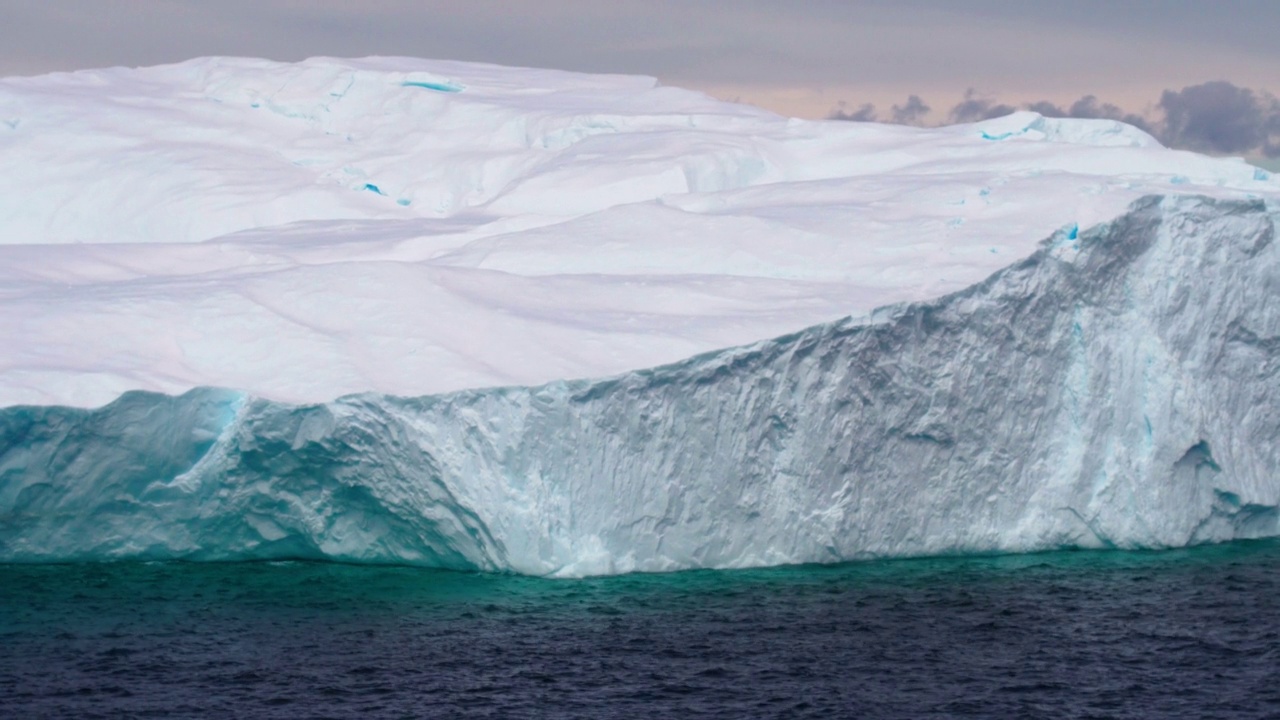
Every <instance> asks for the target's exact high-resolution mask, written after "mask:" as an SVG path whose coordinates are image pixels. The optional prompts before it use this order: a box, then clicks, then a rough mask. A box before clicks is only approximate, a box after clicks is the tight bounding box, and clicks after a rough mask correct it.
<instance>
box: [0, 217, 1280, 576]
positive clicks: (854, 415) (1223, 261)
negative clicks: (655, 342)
mask: <svg viewBox="0 0 1280 720" xmlns="http://www.w3.org/2000/svg"><path fill="white" fill-rule="evenodd" d="M1278 221H1280V208H1277V207H1276V206H1275V205H1274V204H1272V205H1268V204H1267V203H1266V202H1264V201H1261V200H1255V201H1242V200H1212V199H1208V198H1202V197H1182V198H1159V197H1152V198H1148V199H1145V200H1143V201H1140V202H1139V203H1137V204H1136V205H1135V206H1134V207H1133V208H1132V209H1131V211H1130V212H1128V213H1126V214H1125V215H1123V216H1121V217H1119V218H1117V219H1115V220H1114V221H1112V222H1109V223H1106V224H1102V225H1099V226H1097V227H1094V228H1092V229H1087V230H1084V231H1082V232H1065V231H1064V232H1061V233H1058V234H1055V235H1054V236H1053V237H1051V238H1050V239H1049V240H1047V241H1046V242H1045V243H1043V245H1042V247H1041V249H1039V250H1038V251H1037V252H1035V253H1034V254H1033V255H1031V256H1030V257H1029V258H1027V259H1025V260H1023V261H1020V262H1017V263H1015V264H1013V265H1012V266H1010V267H1008V268H1006V269H1004V270H1002V271H999V272H997V273H996V274H994V275H993V276H991V277H990V278H989V279H987V280H985V281H983V282H980V283H977V284H975V285H973V286H972V287H970V288H968V289H965V290H963V291H960V292H957V293H954V294H951V295H949V296H946V297H944V298H942V299H939V300H934V301H928V302H920V303H910V304H901V305H897V306H892V307H888V308H883V309H881V310H879V311H877V312H876V313H874V314H873V315H872V316H871V317H869V318H867V319H864V320H853V319H847V320H844V321H838V322H834V323H828V324H822V325H817V326H814V327H810V328H808V329H805V330H802V331H800V332H798V333H795V334H792V335H788V336H784V337H780V338H777V339H774V340H769V341H763V342H759V343H756V344H753V345H750V346H746V347H739V348H732V349H727V350H722V351H718V352H713V353H709V354H705V355H701V356H698V357H695V358H692V359H689V360H686V361H683V362H679V363H675V364H672V365H667V366H663V367H658V368H654V369H649V370H641V371H636V372H630V373H626V374H623V375H620V376H617V377H613V378H609V379H605V380H580V381H557V382H553V383H550V384H547V385H542V386H538V387H531V388H515V387H513V388H497V389H487V390H483V389H482V390H469V391H463V392H457V393H452V394H445V395H437V396H427V397H420V398H397V397H389V396H385V395H377V394H364V395H356V396H350V397H345V398H341V399H339V400H336V401H333V402H329V403H324V404H318V405H305V406H295V405H288V404H282V403H278V402H274V401H270V400H265V399H260V398H255V397H252V396H250V395H247V394H244V393H241V392H236V391H230V390H213V389H199V390H194V391H192V392H190V393H187V394H185V395H182V396H180V397H166V396H161V395H155V394H148V393H130V394H128V395H126V396H124V397H122V398H120V399H119V400H117V401H116V402H114V403H112V404H110V405H108V406H106V407H103V408H100V409H97V410H81V409H73V408H64V407H19V408H9V409H6V410H3V411H0V560H6V561H40V560H68V559H81V558H95V559H96V558H124V557H133V558H193V559H246V558H273V557H321V558H330V559H337V560H346V561H359V562H404V563H417V564H424V565H431V566H440V567H450V568H466V569H485V570H507V571H515V572H521V573H534V574H556V575H562V576H578V575H589V574H600V573H616V572H625V571H632V570H673V569H680V568H692V567H741V566H751V565H763V564H777V563H799V562H814V561H817V562H830V561H839V560H849V559H856V558H864V557H881V556H902V555H923V554H936V553H968V552H1009V551H1031V550H1040V549H1047V548H1058V547H1064V546H1079V547H1125V548H1140V547H1169V546H1181V545H1186V544H1193V543H1199V542H1209V541H1218V540H1227V539H1232V538H1243V537H1259V536H1270V535H1276V534H1280V513H1278V511H1277V508H1280V473H1277V471H1276V468H1277V467H1280V445H1278V444H1277V443H1276V438H1277V437H1280V382H1277V379H1278V376H1280V303H1276V302H1275V294H1276V292H1277V290H1278V289H1280V247H1278V246H1277V243H1276V226H1277V222H1278Z"/></svg>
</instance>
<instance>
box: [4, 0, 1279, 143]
mask: <svg viewBox="0 0 1280 720" xmlns="http://www.w3.org/2000/svg"><path fill="white" fill-rule="evenodd" d="M201 55H245V56H256V57H266V58H271V59H275V60H283V61H290V60H300V59H303V58H306V57H311V56H316V55H329V56H339V57H360V56H366V55H408V56H416V57H427V58H448V59H455V60H474V61H483V62H492V63H499V64H505V65H522V66H534V67H553V68H559V69H564V70H580V71H585V72H612V73H630V74H642V75H652V76H656V77H657V78H658V79H659V80H661V81H662V82H664V83H666V84H670V85H678V86H681V87H688V88H692V89H696V90H702V91H705V92H708V93H710V94H712V95H715V96H717V97H720V98H724V99H729V100H739V101H742V102H749V103H752V104H756V105H760V106H763V107H766V108H769V109H771V110H774V111H776V112H779V113H783V114H787V115H795V116H799V117H809V118H820V117H829V116H832V115H833V114H838V115H842V116H844V117H854V116H858V113H859V112H860V111H863V110H865V109H866V108H867V105H868V104H870V105H872V106H874V108H875V113H874V118H875V119H878V120H882V121H889V120H894V119H898V120H900V121H901V120H904V119H905V120H909V121H912V122H915V123H917V124H937V123H941V122H947V121H949V120H951V121H954V120H956V119H958V118H966V117H968V115H965V114H964V113H963V112H962V113H960V114H959V115H957V114H956V113H955V112H954V111H955V110H956V109H957V108H960V107H961V106H962V104H963V103H966V102H969V103H971V104H970V105H968V106H967V107H969V108H970V110H972V109H973V108H974V107H978V108H981V107H985V108H986V109H987V111H990V110H992V109H1004V108H1006V107H1007V108H1021V107H1024V106H1026V105H1029V104H1032V103H1048V104H1049V105H1051V106H1053V107H1056V108H1058V109H1060V110H1062V113H1063V114H1070V108H1071V106H1072V105H1073V104H1074V103H1076V102H1077V101H1078V100H1079V99H1081V98H1083V97H1086V96H1094V97H1095V100H1096V102H1095V104H1094V107H1103V106H1105V105H1107V104H1111V105H1114V106H1115V107H1116V108H1117V110H1118V111H1121V112H1119V113H1118V114H1119V116H1121V117H1124V116H1125V115H1129V116H1132V117H1133V118H1137V117H1143V118H1148V119H1149V120H1150V121H1151V122H1152V123H1153V128H1154V129H1156V130H1159V131H1160V132H1164V131H1163V130H1161V128H1159V127H1155V125H1157V124H1159V123H1162V122H1165V121H1166V120H1167V119H1168V118H1167V116H1168V114H1169V107H1170V105H1169V103H1165V102H1163V100H1164V93H1165V92H1166V91H1172V92H1174V93H1182V92H1183V91H1184V90H1186V89H1188V88H1194V87H1196V86H1200V85H1204V84H1205V83H1214V82H1223V83H1227V84H1229V85H1230V87H1231V88H1233V89H1235V90H1244V91H1247V92H1249V93H1251V94H1252V99H1253V101H1254V105H1256V106H1257V107H1256V108H1255V107H1251V106H1250V104H1249V102H1247V100H1248V98H1246V99H1245V100H1246V101H1243V102H1236V104H1237V105H1238V106H1239V107H1238V108H1237V110H1238V111H1239V112H1244V113H1246V114H1248V113H1250V112H1253V111H1254V110H1256V111H1257V112H1255V113H1254V114H1255V115H1256V114H1258V113H1260V114H1261V115H1260V117H1259V118H1254V120H1253V121H1251V122H1254V124H1255V125H1257V127H1256V128H1254V130H1252V131H1251V132H1253V135H1258V133H1263V134H1264V135H1265V133H1266V132H1267V131H1268V128H1269V126H1268V123H1270V122H1271V120H1272V119H1273V118H1272V113H1274V116H1275V117H1274V119H1275V123H1274V125H1275V128H1274V130H1275V131H1276V135H1277V141H1278V142H1280V105H1277V104H1276V103H1274V102H1271V101H1273V100H1274V97H1273V95H1272V93H1277V92H1280V1H1277V0H1213V1H1212V2H1210V1H1209V0H1070V1H1068V2H1062V1H1054V2H1040V1H1037V0H1019V1H1013V0H843V1H839V0H807V1H804V2H800V1H792V2H785V1H780V0H736V1H732V2H730V1H727V0H608V1H604V0H538V1H536V2H534V1H531V0H507V1H506V2H488V1H486V0H469V1H468V2H460V1H459V0H448V1H442V0H363V1H362V2H353V1H351V0H217V1H216V2H213V1H210V0H0V75H32V74H39V73H45V72H50V71H57V70H75V69H81V68H90V67H103V66H111V65H126V66H136V65H153V64H159V63H166V62H177V61H181V60H186V59H189V58H191V57H196V56H201ZM1217 89H1218V90H1219V91H1221V92H1218V94H1217V95H1214V94H1213V92H1212V88H1211V91H1209V92H1204V93H1200V94H1199V95H1196V94H1193V95H1192V96H1189V98H1181V97H1180V96H1179V97H1177V98H1174V99H1173V101H1172V103H1173V104H1174V105H1177V103H1179V102H1182V103H1183V106H1185V107H1184V110H1185V112H1187V113H1191V115H1188V118H1190V119H1187V118H1183V120H1184V121H1185V122H1183V124H1184V125H1186V124H1187V123H1190V124H1192V125H1195V124H1196V123H1197V122H1198V123H1200V124H1201V125H1203V124H1204V123H1206V122H1212V121H1213V119H1212V118H1209V119H1205V118H1203V117H1200V118H1199V119H1197V117H1198V116H1196V117H1192V116H1193V115H1194V114H1195V113H1194V112H1193V110H1195V109H1196V108H1200V110H1201V112H1200V114H1201V115H1204V114H1205V112H1207V111H1208V109H1209V108H1208V106H1207V105H1205V104H1206V103H1213V102H1222V101H1223V100H1224V99H1226V100H1228V101H1239V98H1235V97H1234V96H1231V97H1230V98H1228V97H1227V96H1228V95H1230V92H1228V91H1225V90H1224V88H1223V87H1221V86H1217ZM911 95H915V96H917V97H918V98H919V104H918V105H912V104H910V103H909V101H908V98H909V97H910V96H911ZM974 101H976V102H977V106H975V105H973V104H972V102H974ZM983 103H985V106H984V105H983ZM1196 103H1199V105H1197V104H1196ZM895 105H897V106H898V107H899V108H903V109H905V110H906V111H907V112H905V114H904V113H897V114H896V118H895V113H894V112H893V107H894V106H895ZM1202 105H1204V107H1201V106H1202ZM925 107H927V108H928V111H927V112H918V111H919V110H920V109H921V108H925ZM1042 107H1048V106H1042ZM1180 107H1182V106H1180ZM1188 107H1189V108H1192V110H1186V108H1188ZM913 109H914V110H916V111H917V112H915V113H914V114H913V113H912V112H911V111H912V110H913ZM1175 113H1176V111H1175ZM972 114H973V113H972V112H970V115H972ZM978 114H979V115H980V114H981V113H978ZM1112 114H1117V113H1112ZM1184 114H1185V113H1184ZM1221 114H1222V113H1221V112H1219V115H1221ZM866 117H867V116H866V115H863V116H861V118H866ZM861 118H860V119H861ZM1221 121H1222V119H1221V118H1219V120H1218V122H1221ZM1237 124H1239V123H1237ZM1160 132H1157V134H1158V135H1159V134H1160ZM1206 132H1207V131H1205V132H1202V133H1201V135H1204V136H1205V137H1208V135H1207V134H1205V133H1206ZM1241 132H1243V131H1241V130H1240V128H1237V129H1236V135H1237V136H1239V138H1244V135H1242V134H1241ZM1165 134H1166V136H1167V137H1170V138H1173V137H1177V133H1176V132H1173V131H1169V132H1167V133H1165ZM1246 134H1247V133H1246ZM1250 137H1252V136H1250ZM1162 139H1163V138H1162ZM1233 142H1234V145H1239V144H1240V142H1244V140H1243V139H1238V141H1233ZM1233 142H1226V143H1225V144H1224V147H1227V146H1233ZM1220 144H1221V143H1220ZM1200 149H1209V150H1212V149H1213V148H1200ZM1265 150H1266V141H1259V143H1258V144H1257V147H1256V148H1255V149H1254V150H1253V151H1252V152H1254V153H1255V154H1264V152H1265ZM1223 152H1231V151H1230V150H1223ZM1276 154H1280V147H1277V148H1276Z"/></svg>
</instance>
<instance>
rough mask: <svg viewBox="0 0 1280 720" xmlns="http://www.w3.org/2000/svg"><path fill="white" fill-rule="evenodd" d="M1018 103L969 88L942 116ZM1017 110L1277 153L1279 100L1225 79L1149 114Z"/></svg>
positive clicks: (962, 119) (847, 116)
mask: <svg viewBox="0 0 1280 720" xmlns="http://www.w3.org/2000/svg"><path fill="white" fill-rule="evenodd" d="M1018 109H1019V108H1018V107H1015V106H1013V105H1009V104H1006V103H1000V102H997V101H996V100H994V99H992V98H988V97H983V96H980V95H978V94H977V93H976V92H975V91H973V90H969V91H967V92H966V93H965V95H964V99H963V100H961V101H960V102H959V103H957V104H956V105H954V106H953V107H952V108H951V109H950V111H948V113H947V115H946V121H947V122H950V123H966V122H977V121H979V120H988V119H991V118H995V117H1001V116H1004V115H1008V114H1009V113H1011V112H1014V111H1015V110H1018ZM1021 109H1025V110H1032V111H1034V112H1038V113H1040V114H1041V115H1044V116H1046V117H1062V118H1095V119H1097V118H1101V119H1107V120H1119V121H1121V122H1125V123H1128V124H1130V125H1133V126H1135V127H1138V128H1141V129H1142V130H1145V131H1147V132H1149V133H1151V134H1152V135H1155V136H1156V137H1157V138H1159V140H1160V141H1161V142H1162V143H1164V144H1165V145H1167V146H1169V147H1176V148H1186V149H1190V150H1197V151H1200V152H1206V153H1216V154H1251V153H1257V154H1260V155H1265V156H1267V157H1280V100H1277V99H1276V98H1275V97H1274V96H1272V95H1271V94H1270V93H1267V92H1264V91H1255V90H1250V89H1249V88H1243V87H1239V86H1237V85H1235V84H1233V83H1230V82H1227V81H1225V80H1215V81H1213V82H1207V83H1201V84H1199V85H1191V86H1188V87H1184V88H1183V89H1181V90H1165V91H1164V92H1163V93H1162V94H1161V96H1160V100H1159V102H1158V103H1157V104H1156V105H1155V106H1154V109H1153V110H1152V111H1151V112H1150V113H1149V114H1147V115H1139V114H1137V113H1132V112H1128V111H1125V110H1124V109H1122V108H1121V107H1119V106H1118V105H1114V104H1112V103H1107V102H1100V101H1099V100H1098V98H1097V97H1095V96H1093V95H1085V96H1084V97H1081V98H1080V99H1079V100H1076V101H1075V102H1073V103H1071V104H1070V105H1066V106H1061V105H1057V104H1055V103H1052V102H1050V101H1048V100H1040V101H1037V102H1031V103H1024V104H1022V105H1021ZM928 112H929V108H928V106H927V105H925V104H924V102H923V101H922V100H920V98H919V97H918V96H916V95H912V96H911V97H910V98H909V100H908V102H907V104H906V105H901V106H900V105H895V106H894V107H893V112H892V113H891V114H890V115H889V116H888V117H886V118H881V117H880V116H879V114H878V113H877V112H876V109H875V107H874V106H872V105H869V104H868V105H863V106H861V107H860V108H859V110H858V111H857V112H853V113H849V112H844V111H843V110H842V111H838V112H835V113H832V115H831V117H832V119H836V120H863V121H866V120H879V121H881V122H893V123H898V124H903V125H922V124H925V119H926V118H925V116H926V115H927V114H928Z"/></svg>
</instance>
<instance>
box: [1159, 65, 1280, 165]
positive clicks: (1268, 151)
mask: <svg viewBox="0 0 1280 720" xmlns="http://www.w3.org/2000/svg"><path fill="white" fill-rule="evenodd" d="M1160 109H1161V110H1162V111H1163V112H1164V123H1163V125H1162V126H1161V137H1162V138H1163V139H1165V140H1166V142H1168V143H1169V144H1173V145H1178V146H1180V147H1187V148H1191V149H1193V150H1201V151H1204V152H1216V153H1245V152H1251V151H1254V150H1260V151H1261V152H1262V153H1263V154H1265V155H1267V156H1268V157H1277V156H1280V101H1277V100H1276V98H1274V97H1272V96H1271V95H1269V94H1267V93H1258V92H1254V91H1252V90H1249V89H1247V88H1242V87H1236V86H1235V85H1232V84H1231V83H1229V82H1222V81H1218V82H1208V83H1204V84H1202V85H1194V86H1192V87H1187V88H1183V89H1182V90H1181V91H1174V90H1165V91H1164V93H1163V94H1162V95H1161V96H1160Z"/></svg>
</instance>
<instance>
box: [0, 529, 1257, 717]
mask: <svg viewBox="0 0 1280 720" xmlns="http://www.w3.org/2000/svg"><path fill="white" fill-rule="evenodd" d="M1277 668H1280V542H1275V541H1258V542H1242V543H1233V544H1227V545H1219V546H1210V547H1201V548H1196V549H1189V550H1178V551H1168V552H1060V553H1046V554H1038V555H1023V556H1006V557H989V558H974V557H970V558H951V559H947V558H943V559H927V560H898V561H883V562H879V561H878V562H867V563H852V564H844V565H836V566H801V567H785V568H775V569H767V570H745V571H692V572H683V573H673V574H651V575H645V574H636V575H625V576H617V577H603V578H591V579H580V580H550V579H539V578H530V577H522V576H514V575H497V574H473V573H459V572H448V571H437V570H424V569H418V568H405V567H391V566H367V565H366V566H356V565H341V564H329V563H304V562H273V563H266V562H262V563H175V562H166V563H114V564H65V565H4V566H0V707H2V708H6V710H5V714H7V715H9V716H13V717H140V716H196V715H209V716H227V717H231V716H235V717H472V716H479V717H583V718H586V717H593V718H599V717H638V716H644V717H726V718H728V717H903V718H905V717H930V716H934V717H1157V716H1158V717H1196V718H1207V717H1250V718H1257V717H1267V716H1274V715H1276V714H1280V671H1278V670H1277Z"/></svg>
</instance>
